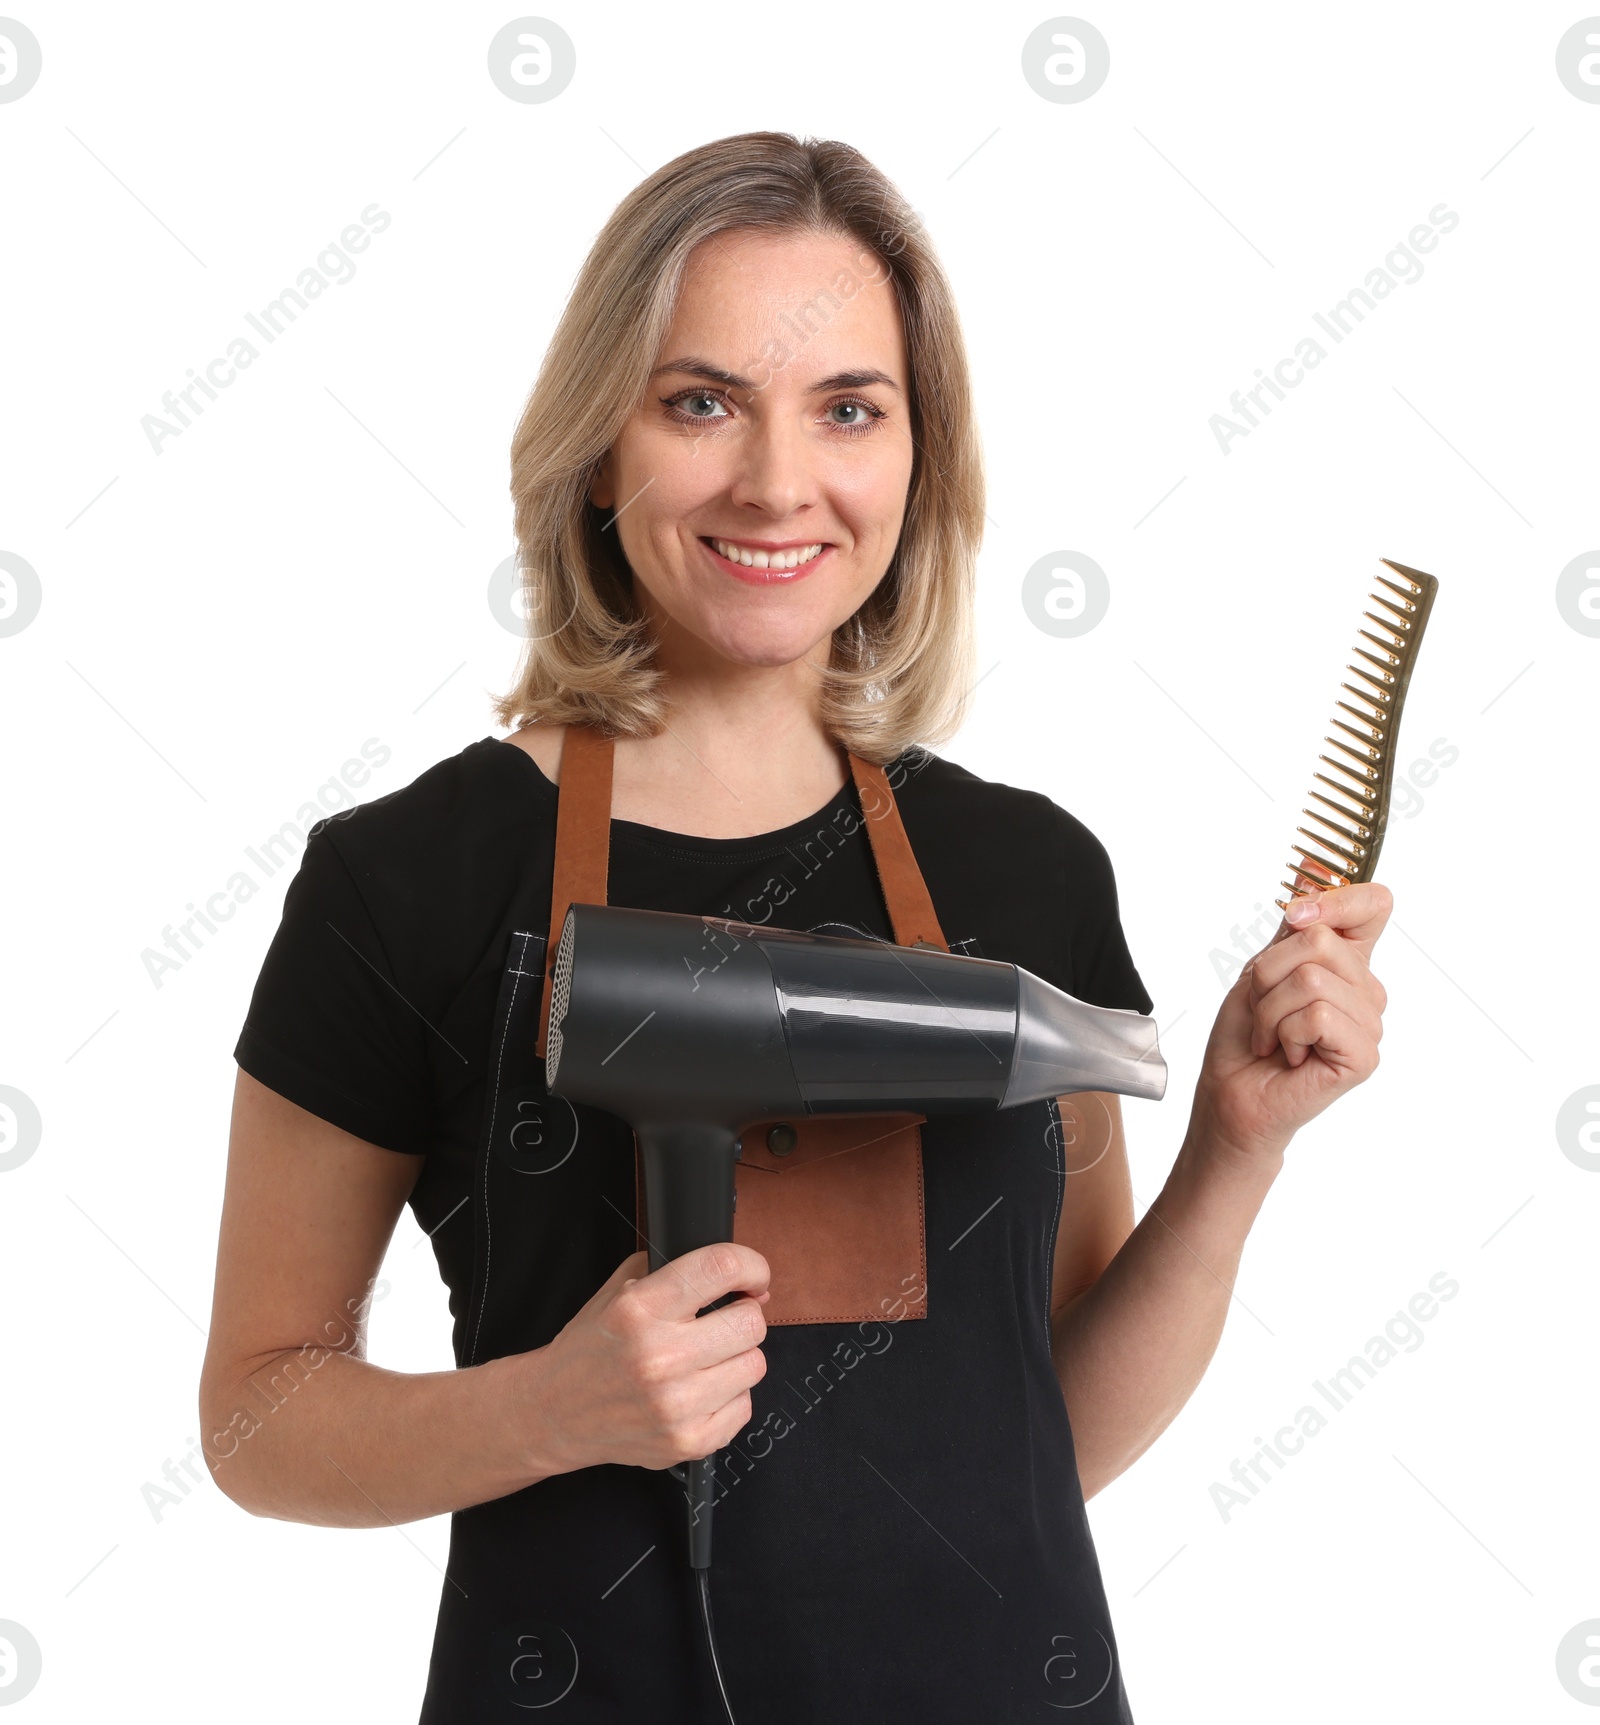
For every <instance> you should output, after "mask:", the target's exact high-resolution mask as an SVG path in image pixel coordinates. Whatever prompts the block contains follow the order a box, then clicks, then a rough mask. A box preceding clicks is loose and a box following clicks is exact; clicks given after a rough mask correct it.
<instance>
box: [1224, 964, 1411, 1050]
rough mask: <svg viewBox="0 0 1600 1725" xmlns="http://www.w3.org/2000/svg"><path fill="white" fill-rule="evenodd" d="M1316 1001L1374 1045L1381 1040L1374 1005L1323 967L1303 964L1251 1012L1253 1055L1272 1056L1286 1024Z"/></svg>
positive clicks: (1380, 1025)
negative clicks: (1345, 1019)
mask: <svg viewBox="0 0 1600 1725" xmlns="http://www.w3.org/2000/svg"><path fill="white" fill-rule="evenodd" d="M1317 1001H1326V1002H1327V1003H1328V1004H1329V1005H1330V1006H1333V1007H1336V1008H1337V1009H1338V1010H1339V1011H1340V1012H1342V1013H1343V1014H1344V1015H1345V1017H1346V1018H1348V1019H1349V1020H1350V1021H1351V1023H1353V1024H1355V1025H1357V1026H1358V1027H1359V1028H1360V1029H1361V1030H1362V1031H1363V1032H1364V1033H1365V1034H1366V1035H1367V1036H1368V1037H1370V1038H1371V1039H1372V1041H1374V1042H1377V1041H1378V1040H1379V1039H1380V1038H1381V1037H1382V1035H1383V1015H1382V1013H1380V1012H1379V1010H1378V1007H1377V1003H1376V1002H1375V1001H1373V1000H1372V999H1371V998H1370V997H1369V996H1368V995H1367V994H1366V993H1365V992H1364V991H1363V990H1362V989H1360V988H1356V987H1352V986H1351V984H1349V983H1348V982H1346V981H1345V980H1344V978H1343V977H1340V976H1335V975H1334V974H1333V973H1332V972H1331V971H1327V970H1323V969H1322V967H1321V966H1320V965H1315V964H1303V965H1301V966H1300V968H1299V969H1298V970H1296V971H1294V972H1293V974H1292V975H1290V976H1287V977H1285V978H1284V980H1283V981H1282V982H1280V983H1279V984H1278V986H1277V987H1276V988H1273V989H1269V990H1268V991H1267V993H1266V994H1264V995H1263V996H1262V997H1261V999H1260V1000H1258V1001H1257V1002H1256V1004H1255V1006H1254V1008H1253V1009H1252V1012H1251V1020H1252V1022H1251V1032H1250V1049H1251V1052H1252V1053H1253V1054H1255V1055H1256V1056H1258V1057H1264V1056H1266V1055H1268V1054H1270V1053H1271V1052H1272V1051H1273V1049H1274V1048H1276V1047H1277V1046H1278V1045H1279V1043H1280V1042H1281V1041H1282V1037H1281V1035H1280V1027H1281V1026H1282V1024H1283V1023H1284V1021H1285V1020H1286V1019H1289V1018H1293V1017H1294V1016H1295V1015H1296V1014H1297V1013H1300V1012H1303V1011H1304V1010H1305V1009H1306V1008H1307V1007H1309V1006H1312V1005H1314V1004H1315V1003H1316V1002H1317ZM1286 1046H1287V1045H1286Z"/></svg>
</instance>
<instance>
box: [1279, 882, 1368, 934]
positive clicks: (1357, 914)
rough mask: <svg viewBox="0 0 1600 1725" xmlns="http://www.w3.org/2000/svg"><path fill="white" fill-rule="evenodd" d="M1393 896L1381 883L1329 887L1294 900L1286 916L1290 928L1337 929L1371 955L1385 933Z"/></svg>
mask: <svg viewBox="0 0 1600 1725" xmlns="http://www.w3.org/2000/svg"><path fill="white" fill-rule="evenodd" d="M1393 909H1394V895H1393V894H1392V893H1391V892H1390V891H1389V889H1388V887H1386V886H1384V885H1383V883H1382V882H1381V881H1361V882H1357V883H1356V884H1355V885H1353V886H1330V887H1328V888H1326V889H1325V890H1323V891H1321V892H1313V893H1307V894H1306V895H1305V896H1304V897H1301V898H1293V899H1290V901H1289V907H1288V909H1287V910H1286V911H1285V912H1284V920H1285V922H1287V923H1288V925H1289V926H1290V927H1291V928H1294V929H1302V928H1309V927H1310V926H1311V925H1312V924H1313V923H1318V922H1320V923H1321V924H1323V926H1324V927H1327V928H1334V929H1337V930H1338V931H1339V932H1340V933H1341V934H1342V935H1344V936H1345V938H1346V939H1348V940H1354V941H1357V942H1360V943H1361V944H1362V945H1363V946H1365V948H1366V949H1367V950H1368V951H1370V950H1371V949H1372V946H1373V944H1374V943H1375V942H1376V941H1377V938H1378V936H1379V935H1380V934H1382V933H1383V929H1384V924H1385V923H1387V922H1388V920H1389V915H1390V912H1391V911H1392V910H1393Z"/></svg>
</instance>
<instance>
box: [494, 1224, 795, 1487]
mask: <svg viewBox="0 0 1600 1725" xmlns="http://www.w3.org/2000/svg"><path fill="white" fill-rule="evenodd" d="M648 1263H649V1259H648V1255H647V1254H646V1253H644V1252H635V1253H634V1254H633V1255H632V1256H631V1257H629V1258H624V1259H623V1261H622V1262H621V1263H620V1264H619V1265H618V1266H617V1268H616V1269H615V1270H614V1271H613V1272H612V1274H611V1276H610V1277H609V1278H608V1279H607V1280H606V1282H605V1283H604V1284H603V1286H601V1287H600V1288H599V1289H598V1290H597V1291H596V1292H595V1294H594V1295H593V1296H592V1297H591V1298H590V1300H589V1302H588V1304H587V1305H585V1306H584V1307H583V1309H582V1310H581V1311H579V1312H578V1313H577V1314H576V1315H575V1316H574V1317H573V1318H572V1320H571V1321H570V1322H569V1323H568V1324H567V1326H566V1327H565V1329H563V1330H562V1331H561V1333H560V1334H559V1335H558V1336H557V1337H556V1338H555V1340H554V1341H552V1342H550V1343H548V1344H547V1345H546V1346H545V1347H542V1348H536V1349H535V1350H534V1351H533V1352H531V1353H528V1354H524V1355H523V1356H521V1360H520V1361H519V1364H521V1365H523V1366H525V1368H526V1372H525V1375H524V1374H519V1376H520V1377H521V1380H522V1390H523V1393H522V1394H521V1395H519V1396H518V1397H517V1400H518V1402H519V1403H520V1411H521V1413H522V1419H521V1421H520V1422H519V1423H522V1424H523V1425H524V1427H525V1428H529V1429H528V1436H529V1448H530V1452H531V1459H532V1460H533V1461H534V1462H535V1464H536V1466H537V1468H538V1471H539V1472H540V1473H541V1474H547V1473H571V1472H573V1471H574V1470H575V1469H577V1468H581V1467H593V1466H595V1465H596V1464H597V1463H600V1462H620V1463H625V1464H627V1465H629V1466H632V1467H647V1468H666V1467H672V1466H674V1465H676V1464H677V1463H679V1462H684V1461H695V1460H698V1459H699V1458H700V1457H702V1456H708V1455H711V1454H712V1453H713V1452H714V1451H716V1450H719V1449H721V1448H722V1447H723V1446H724V1445H725V1444H727V1443H730V1442H731V1441H732V1440H733V1438H734V1436H735V1435H736V1434H737V1433H738V1432H740V1431H741V1430H743V1428H744V1427H745V1426H746V1425H748V1424H749V1422H750V1418H751V1404H750V1387H751V1385H752V1384H757V1383H759V1382H760V1381H761V1379H762V1378H763V1377H765V1376H766V1371H767V1362H766V1356H765V1355H764V1354H763V1353H762V1352H761V1343H762V1341H763V1340H764V1339H765V1337H766V1333H767V1322H766V1318H765V1316H764V1314H763V1312H762V1309H761V1308H762V1306H763V1305H764V1304H765V1303H766V1301H767V1299H768V1298H769V1294H768V1282H769V1279H770V1274H771V1272H770V1270H769V1268H768V1265H767V1260H766V1259H765V1258H763V1257H762V1256H761V1254H760V1253H759V1252H754V1251H752V1250H751V1249H750V1248H749V1247H748V1246H738V1245H735V1244H734V1243H733V1242H732V1241H726V1242H723V1243H721V1244H718V1245H714V1246H704V1247H702V1248H701V1249H700V1250H699V1251H696V1252H686V1253H685V1254H684V1255H683V1256H682V1257H681V1258H675V1259H673V1260H672V1261H671V1262H670V1263H667V1264H663V1265H662V1266H661V1268H660V1269H659V1270H656V1271H654V1272H653V1273H649V1272H648ZM730 1293H737V1294H739V1295H740V1296H741V1297H740V1298H738V1299H734V1300H731V1301H730V1302H729V1303H728V1304H727V1305H725V1306H722V1307H719V1308H718V1309H717V1310H716V1311H714V1312H704V1315H703V1316H700V1317H696V1315H695V1314H696V1313H697V1312H701V1311H703V1308H704V1307H706V1306H708V1305H710V1304H711V1303H712V1302H713V1301H715V1300H719V1299H721V1298H722V1297H723V1296H724V1295H727V1294H730Z"/></svg>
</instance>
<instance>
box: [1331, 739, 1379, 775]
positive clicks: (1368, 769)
mask: <svg viewBox="0 0 1600 1725" xmlns="http://www.w3.org/2000/svg"><path fill="white" fill-rule="evenodd" d="M1322 740H1323V742H1325V743H1331V744H1332V745H1333V747H1334V748H1336V749H1343V750H1344V752H1345V753H1346V754H1347V755H1348V756H1349V757H1350V759H1351V760H1352V761H1361V756H1360V755H1358V754H1357V753H1356V751H1355V750H1354V749H1352V748H1351V747H1350V745H1349V744H1348V743H1341V742H1340V741H1339V739H1338V738H1337V737H1324V738H1323V739H1322ZM1322 759H1323V760H1325V761H1328V757H1327V756H1326V755H1324V756H1323V757H1322ZM1328 765H1329V766H1330V767H1341V768H1343V770H1344V771H1345V772H1347V773H1349V774H1351V775H1352V776H1354V777H1359V778H1362V779H1365V780H1366V782H1367V783H1368V784H1371V783H1373V781H1374V780H1375V779H1376V778H1377V776H1378V775H1377V773H1376V772H1374V771H1373V768H1372V763H1371V761H1370V760H1367V761H1361V770H1360V772H1359V773H1357V771H1356V769H1355V768H1354V767H1346V766H1345V764H1344V762H1343V761H1328Z"/></svg>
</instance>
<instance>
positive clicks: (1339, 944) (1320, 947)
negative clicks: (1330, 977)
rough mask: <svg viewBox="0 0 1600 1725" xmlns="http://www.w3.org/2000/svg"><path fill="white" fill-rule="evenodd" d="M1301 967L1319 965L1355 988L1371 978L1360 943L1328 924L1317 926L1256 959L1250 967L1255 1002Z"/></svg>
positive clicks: (1291, 937) (1290, 935)
mask: <svg viewBox="0 0 1600 1725" xmlns="http://www.w3.org/2000/svg"><path fill="white" fill-rule="evenodd" d="M1302 964H1320V965H1322V966H1323V967H1324V968H1325V969H1327V970H1331V971H1332V972H1333V973H1334V974H1335V975H1336V976H1342V977H1343V978H1344V980H1345V981H1346V982H1348V983H1350V984H1352V985H1353V986H1355V987H1360V986H1361V985H1362V983H1363V982H1364V981H1365V980H1366V979H1367V978H1369V977H1371V976H1372V972H1371V970H1370V969H1369V968H1368V966H1367V959H1366V955H1365V953H1364V952H1363V951H1362V949H1361V946H1360V945H1359V943H1358V942H1356V941H1353V940H1348V939H1346V938H1345V936H1344V935H1342V934H1340V933H1339V931H1338V930H1337V929H1335V928H1330V927H1329V926H1328V925H1327V924H1326V923H1322V922H1314V923H1312V924H1311V925H1310V927H1309V928H1305V929H1301V930H1300V931H1298V932H1296V933H1291V934H1289V935H1287V936H1286V937H1285V938H1284V939H1282V940H1280V941H1279V942H1278V943H1277V944H1276V945H1274V946H1269V947H1268V948H1267V950H1266V951H1265V952H1263V953H1261V954H1259V955H1258V956H1257V958H1256V960H1255V962H1254V963H1253V964H1252V965H1251V966H1250V992H1251V996H1252V998H1253V999H1256V1000H1259V999H1260V998H1261V996H1262V995H1264V994H1265V993H1266V992H1267V990H1268V989H1269V988H1276V987H1277V986H1278V984H1279V983H1280V982H1282V981H1283V979H1284V978H1285V977H1286V976H1289V975H1290V974H1291V973H1292V972H1293V971H1295V970H1296V969H1297V968H1298V967H1299V966H1300V965H1302Z"/></svg>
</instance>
